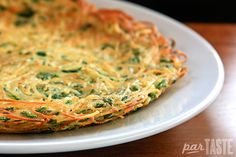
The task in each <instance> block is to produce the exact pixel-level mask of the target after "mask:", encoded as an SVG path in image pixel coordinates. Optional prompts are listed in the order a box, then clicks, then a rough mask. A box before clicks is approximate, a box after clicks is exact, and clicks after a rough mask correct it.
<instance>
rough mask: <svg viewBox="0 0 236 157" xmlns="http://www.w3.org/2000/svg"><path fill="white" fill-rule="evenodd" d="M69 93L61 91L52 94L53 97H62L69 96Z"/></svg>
mask: <svg viewBox="0 0 236 157" xmlns="http://www.w3.org/2000/svg"><path fill="white" fill-rule="evenodd" d="M68 95H69V94H67V93H65V92H61V93H55V94H53V95H52V99H62V98H65V97H67V96H68Z"/></svg>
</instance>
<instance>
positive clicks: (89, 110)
mask: <svg viewBox="0 0 236 157" xmlns="http://www.w3.org/2000/svg"><path fill="white" fill-rule="evenodd" d="M76 113H77V114H90V113H93V110H91V109H84V110H80V111H77V112H76Z"/></svg>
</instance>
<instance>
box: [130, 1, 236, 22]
mask: <svg viewBox="0 0 236 157" xmlns="http://www.w3.org/2000/svg"><path fill="white" fill-rule="evenodd" d="M127 1H131V2H133V3H137V4H141V5H143V6H146V7H148V8H152V9H154V10H156V11H159V12H161V13H164V14H166V15H168V16H171V17H173V18H175V19H177V20H179V21H182V22H236V4H235V2H236V0H232V1H231V0H221V1H216V0H127Z"/></svg>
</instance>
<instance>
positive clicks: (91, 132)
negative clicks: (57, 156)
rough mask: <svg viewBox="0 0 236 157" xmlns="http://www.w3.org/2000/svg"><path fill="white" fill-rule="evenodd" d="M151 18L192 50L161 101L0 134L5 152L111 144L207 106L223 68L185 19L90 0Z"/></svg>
mask: <svg viewBox="0 0 236 157" xmlns="http://www.w3.org/2000/svg"><path fill="white" fill-rule="evenodd" d="M90 2H93V3H95V4H97V5H98V6H99V7H106V8H119V9H122V10H124V11H126V12H128V13H129V14H131V15H132V16H134V17H135V18H136V19H138V20H144V21H151V22H153V23H155V24H156V25H157V26H158V28H159V30H160V31H161V32H162V33H163V34H164V35H165V36H166V37H172V38H174V39H175V40H176V42H177V48H178V49H181V50H183V51H185V52H186V54H187V55H188V62H187V66H188V68H189V73H188V74H187V76H185V77H184V78H183V79H181V80H180V81H178V82H177V83H176V84H175V85H174V86H173V87H172V88H171V89H169V90H168V91H167V92H166V93H165V94H164V95H162V96H161V97H160V99H158V100H157V101H155V102H153V103H152V104H151V105H149V106H148V107H145V108H143V109H142V110H140V111H139V112H136V113H134V114H131V115H129V116H127V117H126V118H125V119H119V120H116V121H114V122H111V123H108V124H104V125H99V126H92V127H86V128H81V129H77V130H72V131H65V132H59V133H53V134H21V135H10V134H0V154H1V153H48V152H66V151H75V150H84V149H91V148H99V147H105V146H111V145H115V144H120V143H125V142H129V141H134V140H137V139H141V138H144V137H147V136H150V135H154V134H157V133H160V132H162V131H165V130H167V129H170V128H173V127H175V126H177V125H179V124H181V123H183V122H185V121H186V120H189V119H190V118H192V117H193V116H195V115H197V114H198V113H200V112H201V111H203V110H204V109H205V108H206V107H207V106H208V105H209V104H210V103H212V101H213V100H214V99H215V98H216V97H217V95H218V94H219V92H220V90H221V88H222V86H223V81H224V69H223V65H222V62H221V60H220V58H219V56H218V54H217V53H216V51H215V49H214V48H212V46H211V45H210V44H209V43H207V42H206V41H205V40H204V39H203V38H202V37H200V36H199V35H198V34H196V33H195V32H194V31H192V30H191V29H189V28H187V27H186V26H184V25H183V24H181V23H179V22H177V21H175V20H173V19H171V18H169V17H166V16H165V15H162V14H160V13H157V12H154V11H151V10H149V9H146V8H143V7H140V6H137V5H134V4H131V3H127V2H122V1H114V0H90Z"/></svg>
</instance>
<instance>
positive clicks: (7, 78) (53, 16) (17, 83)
mask: <svg viewBox="0 0 236 157" xmlns="http://www.w3.org/2000/svg"><path fill="white" fill-rule="evenodd" d="M173 43H174V42H170V41H168V40H166V39H165V38H164V37H163V36H162V35H161V34H160V33H159V32H158V31H157V29H156V27H155V26H154V25H153V24H151V23H149V22H140V21H136V20H134V19H133V18H132V17H130V16H129V15H127V14H126V13H124V12H122V11H120V10H111V9H97V8H96V7H95V6H94V5H91V4H88V3H87V2H85V1H84V0H17V1H16V0H1V1H0V76H1V77H0V132H2V133H26V132H43V131H61V130H68V129H72V128H76V127H82V126H87V125H91V124H101V123H105V122H108V121H112V120H114V119H117V118H123V116H124V115H126V114H127V113H129V112H131V111H135V110H137V109H138V108H141V107H143V106H146V105H148V104H150V102H152V101H153V100H155V99H156V98H158V97H159V96H160V95H161V94H162V93H163V92H164V91H165V90H166V89H167V88H168V87H170V86H171V85H172V84H174V83H175V82H176V81H177V80H178V79H179V78H180V77H182V76H183V75H184V74H185V73H186V68H185V67H184V65H183V64H184V62H185V61H186V56H185V54H184V53H183V52H181V51H179V50H175V49H174V44H173Z"/></svg>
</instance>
